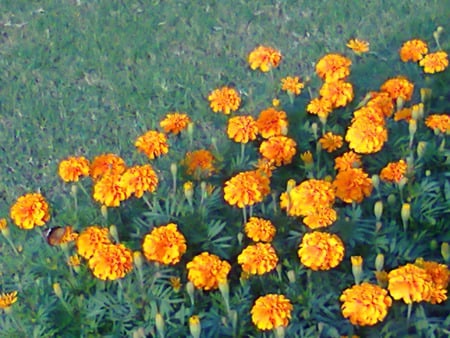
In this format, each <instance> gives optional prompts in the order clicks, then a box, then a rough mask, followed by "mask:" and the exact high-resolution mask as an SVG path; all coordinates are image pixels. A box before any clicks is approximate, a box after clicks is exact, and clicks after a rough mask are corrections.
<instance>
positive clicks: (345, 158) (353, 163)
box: [334, 151, 362, 171]
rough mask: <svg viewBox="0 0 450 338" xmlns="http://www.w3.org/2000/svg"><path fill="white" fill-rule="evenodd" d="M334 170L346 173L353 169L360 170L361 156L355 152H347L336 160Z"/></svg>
mask: <svg viewBox="0 0 450 338" xmlns="http://www.w3.org/2000/svg"><path fill="white" fill-rule="evenodd" d="M334 163H335V165H334V168H335V169H337V170H338V171H345V170H348V169H351V168H359V167H360V166H361V165H362V162H361V155H358V154H357V153H355V152H353V151H347V152H345V153H343V154H342V155H341V156H339V157H336V158H335V159H334Z"/></svg>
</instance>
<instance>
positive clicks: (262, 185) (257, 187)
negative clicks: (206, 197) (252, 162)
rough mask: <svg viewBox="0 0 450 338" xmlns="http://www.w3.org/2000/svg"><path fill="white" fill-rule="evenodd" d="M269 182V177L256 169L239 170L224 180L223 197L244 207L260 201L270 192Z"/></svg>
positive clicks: (230, 202) (232, 203)
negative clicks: (239, 171)
mask: <svg viewBox="0 0 450 338" xmlns="http://www.w3.org/2000/svg"><path fill="white" fill-rule="evenodd" d="M269 184H270V181H269V178H268V177H266V176H265V175H264V174H261V173H260V172H258V171H246V172H241V173H238V174H237V175H235V176H233V177H232V178H230V179H229V180H228V181H226V182H225V187H224V189H223V190H224V199H225V201H226V202H227V203H228V204H230V205H237V206H238V207H239V208H244V207H246V206H249V205H253V204H255V203H259V202H261V201H262V200H263V199H264V197H265V196H266V195H267V194H268V193H269V192H270V187H269Z"/></svg>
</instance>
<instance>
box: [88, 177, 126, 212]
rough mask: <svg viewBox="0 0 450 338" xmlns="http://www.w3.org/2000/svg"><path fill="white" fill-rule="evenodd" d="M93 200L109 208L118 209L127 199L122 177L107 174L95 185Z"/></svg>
mask: <svg viewBox="0 0 450 338" xmlns="http://www.w3.org/2000/svg"><path fill="white" fill-rule="evenodd" d="M93 198H94V200H96V201H97V202H99V203H101V204H103V205H104V206H107V207H118V206H119V205H120V202H122V201H124V200H125V199H126V198H127V194H126V190H125V187H124V186H122V185H121V184H120V175H114V174H106V175H104V176H103V177H102V178H100V179H99V180H97V181H96V182H95V184H94V192H93Z"/></svg>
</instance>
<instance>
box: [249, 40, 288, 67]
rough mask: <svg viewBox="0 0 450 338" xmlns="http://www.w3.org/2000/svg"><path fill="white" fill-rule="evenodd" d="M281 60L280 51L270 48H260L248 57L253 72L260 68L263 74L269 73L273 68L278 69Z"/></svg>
mask: <svg viewBox="0 0 450 338" xmlns="http://www.w3.org/2000/svg"><path fill="white" fill-rule="evenodd" d="M281 58H282V56H281V53H280V51H278V50H276V49H274V48H272V47H268V46H258V47H256V48H255V49H254V50H252V51H251V52H250V54H249V55H248V63H249V64H250V68H251V69H253V70H255V69H258V68H259V69H260V70H261V71H262V72H268V71H269V70H270V69H271V68H272V67H274V68H275V67H278V65H279V64H280V61H281Z"/></svg>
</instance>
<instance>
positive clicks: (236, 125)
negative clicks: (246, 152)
mask: <svg viewBox="0 0 450 338" xmlns="http://www.w3.org/2000/svg"><path fill="white" fill-rule="evenodd" d="M227 134H228V137H229V138H230V139H232V140H233V141H234V142H239V143H248V141H253V140H255V139H256V136H257V135H258V127H257V126H256V121H255V119H254V118H253V117H252V116H250V115H246V116H235V117H232V118H230V119H229V120H228V128H227Z"/></svg>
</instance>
